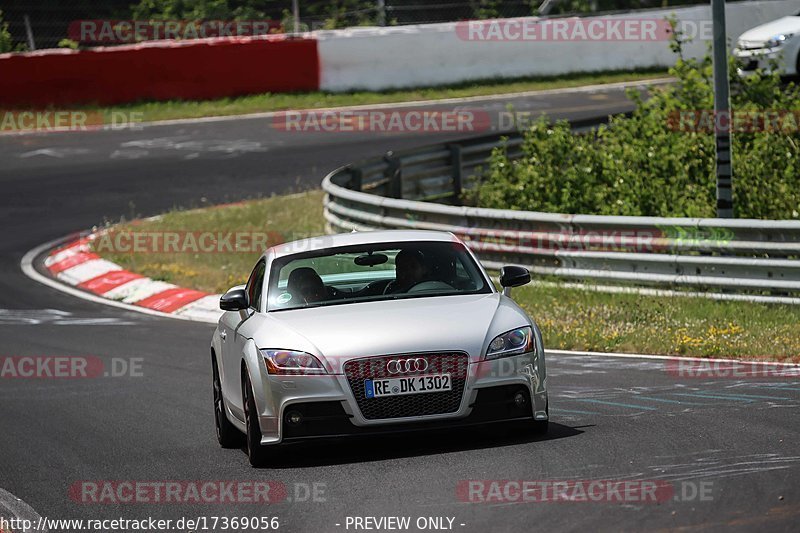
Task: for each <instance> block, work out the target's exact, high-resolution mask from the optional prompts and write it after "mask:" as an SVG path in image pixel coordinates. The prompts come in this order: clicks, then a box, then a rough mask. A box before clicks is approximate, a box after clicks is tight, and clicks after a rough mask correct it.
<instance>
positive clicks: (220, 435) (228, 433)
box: [211, 356, 242, 448]
mask: <svg viewBox="0 0 800 533" xmlns="http://www.w3.org/2000/svg"><path fill="white" fill-rule="evenodd" d="M211 364H212V365H213V370H212V372H213V383H214V425H215V426H216V429H217V442H219V445H220V446H222V447H223V448H238V447H239V446H241V444H242V433H241V432H240V431H239V430H238V429H236V427H235V426H234V425H233V424H231V421H230V420H228V416H227V415H226V414H225V399H224V398H223V397H222V381H221V380H220V377H219V369H218V367H217V358H216V357H213V356H212V357H211Z"/></svg>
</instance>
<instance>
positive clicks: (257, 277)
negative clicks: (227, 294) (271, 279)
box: [245, 260, 266, 309]
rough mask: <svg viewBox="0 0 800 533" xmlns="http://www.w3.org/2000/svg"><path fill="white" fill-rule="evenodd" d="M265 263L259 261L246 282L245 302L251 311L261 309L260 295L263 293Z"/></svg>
mask: <svg viewBox="0 0 800 533" xmlns="http://www.w3.org/2000/svg"><path fill="white" fill-rule="evenodd" d="M265 269H266V263H265V262H264V261H263V260H262V261H259V262H258V264H257V265H256V267H255V268H254V269H253V272H252V274H250V279H249V280H247V287H246V288H245V290H246V291H247V301H248V302H250V307H251V308H253V309H261V295H262V293H263V292H264V291H263V290H262V289H263V286H264V272H265Z"/></svg>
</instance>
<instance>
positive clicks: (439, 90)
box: [84, 69, 667, 122]
mask: <svg viewBox="0 0 800 533" xmlns="http://www.w3.org/2000/svg"><path fill="white" fill-rule="evenodd" d="M666 75H667V71H666V69H645V70H638V71H633V72H631V71H622V72H603V73H593V74H573V75H566V76H557V77H549V78H519V79H509V80H496V81H481V82H471V83H461V84H457V85H449V86H439V87H429V88H421V89H404V90H393V91H383V92H372V91H357V92H350V93H326V92H309V93H280V94H271V93H266V94H257V95H250V96H239V97H235V98H221V99H218V100H204V101H183V100H179V101H170V102H142V103H135V104H129V105H121V106H113V107H97V106H90V107H86V108H84V110H86V111H90V112H99V113H102V114H104V115H106V116H108V115H109V114H110V113H112V112H116V111H121V112H126V113H141V115H140V116H141V117H142V120H144V121H147V122H153V121H158V120H172V119H181V118H199V117H210V116H228V115H242V114H247V113H262V112H267V111H282V110H287V109H318V108H327V107H337V106H352V105H370V104H385V103H395V102H410V101H414V100H439V99H443V98H460V97H468V96H488V95H493V94H508V93H515V92H523V91H540V90H547V89H563V88H568V87H580V86H583V85H595V84H604V83H618V82H624V81H638V80H647V79H655V78H662V77H665V76H666Z"/></svg>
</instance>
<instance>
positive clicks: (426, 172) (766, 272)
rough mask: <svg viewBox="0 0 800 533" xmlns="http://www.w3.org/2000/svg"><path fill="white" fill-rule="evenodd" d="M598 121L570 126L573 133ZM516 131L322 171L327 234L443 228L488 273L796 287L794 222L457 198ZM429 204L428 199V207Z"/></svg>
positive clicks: (765, 289) (798, 245)
mask: <svg viewBox="0 0 800 533" xmlns="http://www.w3.org/2000/svg"><path fill="white" fill-rule="evenodd" d="M601 122H603V120H597V119H595V120H589V121H583V122H574V123H573V130H574V131H576V132H583V131H587V130H589V129H592V128H594V127H596V126H597V125H598V124H600V123H601ZM521 145H522V138H521V136H520V135H519V134H517V133H515V134H508V135H505V136H502V135H492V136H489V137H482V138H477V139H471V140H468V141H462V142H454V143H446V144H436V145H431V146H426V147H424V148H420V149H415V150H409V151H404V152H397V153H393V152H389V153H387V154H385V155H384V156H383V157H381V158H376V159H372V160H369V161H366V162H364V163H362V164H359V165H348V166H345V167H342V168H339V169H337V170H335V171H333V172H331V173H330V174H329V175H328V176H326V177H325V179H324V181H323V184H322V187H323V189H324V191H325V192H326V193H327V194H326V197H325V218H326V220H327V224H328V228H329V231H332V232H346V231H351V230H353V229H356V230H359V231H367V230H373V229H388V228H401V229H430V230H441V231H451V232H453V233H455V234H456V235H458V236H459V237H460V238H462V239H463V240H464V241H465V242H466V243H467V244H468V246H469V247H470V248H471V249H473V250H474V251H475V253H476V254H477V255H478V257H479V258H480V260H481V262H482V263H483V264H484V266H486V267H487V268H490V269H498V268H500V266H502V265H504V264H519V265H524V266H527V267H528V268H530V269H531V271H532V272H533V273H536V274H544V275H553V276H558V277H563V278H570V279H589V280H605V281H612V282H631V283H634V284H637V285H638V284H649V285H659V286H663V285H671V286H693V287H706V288H715V289H718V290H720V289H721V290H726V291H755V292H759V293H769V294H778V295H788V294H792V293H796V292H800V260H799V259H798V258H800V221H775V220H750V219H708V218H663V217H625V216H596V215H568V214H557V213H540V212H526V211H514V210H503V209H486V208H477V207H466V206H461V205H458V204H459V203H460V199H461V197H462V192H463V191H464V190H465V189H469V188H472V187H474V186H476V184H477V183H478V181H479V177H480V168H481V167H485V166H486V165H487V158H488V157H489V155H490V154H491V151H492V150H493V149H494V148H496V147H498V146H505V147H506V149H507V151H508V154H509V156H510V157H512V158H514V157H518V156H520V155H521ZM434 202H435V203H434Z"/></svg>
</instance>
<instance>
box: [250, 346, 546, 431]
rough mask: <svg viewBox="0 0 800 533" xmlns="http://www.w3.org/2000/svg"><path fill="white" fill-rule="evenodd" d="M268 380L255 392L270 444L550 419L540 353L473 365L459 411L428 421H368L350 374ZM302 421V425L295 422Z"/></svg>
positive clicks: (411, 418) (427, 417) (271, 377)
mask: <svg viewBox="0 0 800 533" xmlns="http://www.w3.org/2000/svg"><path fill="white" fill-rule="evenodd" d="M262 377H263V380H262V384H263V390H258V391H255V392H256V394H255V396H256V404H257V407H258V411H259V413H260V415H259V422H260V426H261V431H262V439H261V443H262V444H264V445H270V444H278V443H281V442H283V441H290V440H295V439H308V438H316V437H332V436H341V435H361V434H371V433H386V432H405V431H414V430H421V429H433V428H438V427H443V426H446V427H452V426H465V425H473V424H486V423H491V422H498V421H510V420H530V421H533V420H540V421H544V420H547V419H548V409H547V402H548V398H547V386H546V381H547V379H546V370H545V364H544V356H543V355H541V356H539V355H536V354H534V353H528V354H522V355H519V356H515V357H507V358H503V359H498V360H494V361H481V362H474V363H469V367H468V370H467V374H466V378H465V386H464V391H463V394H462V396H461V401H460V404H459V407H458V409H457V410H456V411H453V412H448V413H442V414H432V415H425V416H405V417H402V418H384V419H379V420H375V419H367V418H365V417H364V416H363V415H362V412H361V409H360V408H359V404H358V401H357V400H356V398H355V396H354V394H353V391H352V388H351V385H350V383H349V382H348V379H347V377H346V376H345V375H344V374H333V375H303V376H276V375H268V374H266V370H265V369H264V370H263V375H262ZM419 396H422V395H419ZM362 401H363V400H362ZM366 401H370V400H366ZM298 417H299V418H300V420H301V421H300V422H299V423H297V422H294V423H293V422H291V419H295V420H296V419H297V418H298Z"/></svg>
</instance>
